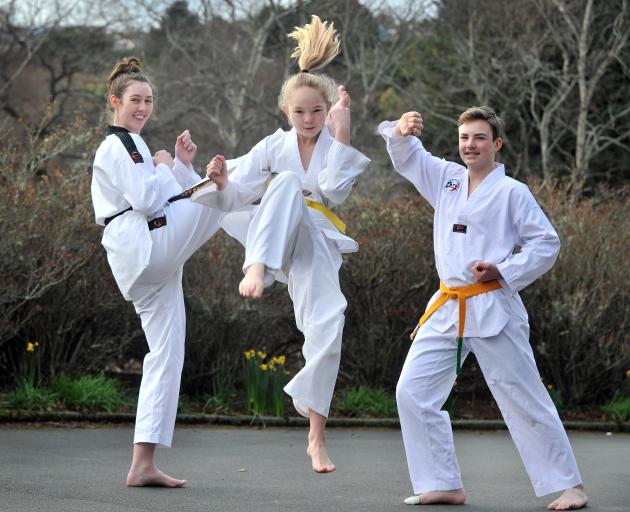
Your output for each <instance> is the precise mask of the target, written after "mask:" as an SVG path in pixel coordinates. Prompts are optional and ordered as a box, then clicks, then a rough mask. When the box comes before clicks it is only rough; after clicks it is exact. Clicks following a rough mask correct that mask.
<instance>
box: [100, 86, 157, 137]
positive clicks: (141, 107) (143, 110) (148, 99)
mask: <svg viewBox="0 0 630 512" xmlns="http://www.w3.org/2000/svg"><path fill="white" fill-rule="evenodd" d="M109 102H110V105H111V106H112V108H113V109H114V124H115V125H116V126H121V127H122V128H126V129H127V130H129V131H130V132H132V133H138V134H139V133H140V132H141V131H142V128H143V127H144V125H145V124H146V122H147V121H148V120H149V118H150V117H151V113H152V112H153V91H152V89H151V86H150V85H149V84H148V83H146V82H138V81H136V80H134V81H131V82H129V85H128V86H127V88H126V89H125V92H124V93H123V95H122V98H118V97H117V96H114V95H112V96H110V98H109Z"/></svg>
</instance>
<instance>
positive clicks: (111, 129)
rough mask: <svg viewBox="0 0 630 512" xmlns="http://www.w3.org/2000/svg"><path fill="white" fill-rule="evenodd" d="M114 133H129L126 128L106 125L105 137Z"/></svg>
mask: <svg viewBox="0 0 630 512" xmlns="http://www.w3.org/2000/svg"><path fill="white" fill-rule="evenodd" d="M116 132H127V133H131V132H130V131H129V130H127V128H123V127H122V126H115V125H113V124H109V125H107V135H113V134H115V133H116Z"/></svg>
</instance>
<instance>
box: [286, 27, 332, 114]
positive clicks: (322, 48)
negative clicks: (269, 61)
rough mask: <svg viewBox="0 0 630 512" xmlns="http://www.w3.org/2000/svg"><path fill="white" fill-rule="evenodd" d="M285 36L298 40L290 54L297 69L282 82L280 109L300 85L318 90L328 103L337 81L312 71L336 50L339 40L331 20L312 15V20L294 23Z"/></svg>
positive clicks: (328, 58) (319, 66)
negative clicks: (301, 24)
mask: <svg viewBox="0 0 630 512" xmlns="http://www.w3.org/2000/svg"><path fill="white" fill-rule="evenodd" d="M288 37H290V38H292V39H295V40H296V41H297V46H296V47H295V49H294V50H293V53H292V54H291V57H293V58H296V59H297V61H298V66H299V67H300V72H299V73H296V74H295V75H292V76H290V77H289V78H288V79H287V80H286V81H285V82H284V84H282V89H281V90H280V95H279V96H278V106H279V107H280V108H281V109H282V108H283V107H284V106H285V105H286V104H287V100H288V96H289V94H290V93H291V92H292V91H294V90H295V89H298V88H299V87H312V88H313V89H316V90H317V91H319V92H320V93H321V95H322V96H323V98H324V101H325V102H326V103H331V102H332V101H333V99H334V98H335V95H336V90H337V84H336V83H335V81H334V80H333V79H332V78H331V77H329V76H327V75H324V74H319V73H317V74H316V73H312V71H315V70H317V69H321V68H323V67H324V66H326V64H328V63H329V62H330V61H332V60H333V59H334V58H335V57H336V56H337V55H338V54H339V47H340V44H341V43H340V41H339V34H338V33H337V31H336V30H335V27H334V25H333V23H332V22H331V23H330V24H329V23H328V22H326V21H322V20H321V19H320V18H319V17H318V16H316V15H313V16H312V17H311V23H307V24H306V25H304V26H303V27H295V30H294V31H293V32H291V33H290V34H288Z"/></svg>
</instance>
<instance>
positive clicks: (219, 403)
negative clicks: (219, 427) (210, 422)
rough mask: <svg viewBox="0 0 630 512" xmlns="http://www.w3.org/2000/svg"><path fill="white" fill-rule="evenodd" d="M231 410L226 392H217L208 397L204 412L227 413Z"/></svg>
mask: <svg viewBox="0 0 630 512" xmlns="http://www.w3.org/2000/svg"><path fill="white" fill-rule="evenodd" d="M229 411H230V401H229V397H228V396H226V395H225V394H223V393H221V394H216V395H211V396H209V397H207V399H206V403H205V404H204V406H203V409H202V412H204V413H205V414H226V413H228V412H229Z"/></svg>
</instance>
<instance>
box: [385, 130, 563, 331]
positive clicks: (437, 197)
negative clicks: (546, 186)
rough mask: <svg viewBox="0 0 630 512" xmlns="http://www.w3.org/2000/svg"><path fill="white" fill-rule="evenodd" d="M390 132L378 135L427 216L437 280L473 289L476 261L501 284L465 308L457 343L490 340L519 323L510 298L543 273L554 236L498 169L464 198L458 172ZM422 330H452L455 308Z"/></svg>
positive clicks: (521, 313) (556, 244) (462, 174)
mask: <svg viewBox="0 0 630 512" xmlns="http://www.w3.org/2000/svg"><path fill="white" fill-rule="evenodd" d="M395 127H396V122H395V121H384V122H382V123H381V124H380V125H379V133H380V134H381V135H382V136H383V138H384V139H385V140H386V142H387V151H388V152H389V155H390V157H391V159H392V162H393V164H394V167H395V169H396V171H397V172H398V173H400V174H401V175H402V176H404V177H405V178H406V179H408V180H409V181H410V182H411V183H413V185H414V186H415V187H416V189H418V191H419V192H420V194H421V195H422V196H423V197H424V198H425V199H426V200H427V201H428V202H429V204H431V206H432V207H433V208H434V210H435V214H434V225H433V243H434V250H435V261H436V266H437V271H438V275H439V277H440V280H441V281H442V282H444V283H445V284H446V286H448V287H457V286H465V285H468V284H472V283H474V282H475V281H474V278H473V273H472V271H471V270H470V269H471V267H472V266H473V264H474V263H475V262H476V261H484V262H489V263H495V264H496V265H497V268H498V270H499V272H500V273H501V275H502V277H503V278H502V279H500V282H501V285H502V286H503V288H501V289H500V290H496V291H494V292H489V293H484V294H481V295H477V296H475V297H471V298H469V299H468V300H467V307H466V324H465V331H464V336H465V337H480V338H485V337H489V336H495V335H497V334H498V333H499V332H500V331H501V330H502V329H503V327H504V326H505V324H506V323H507V321H508V319H509V318H510V317H512V316H516V317H518V318H520V319H521V320H522V321H524V322H527V313H526V311H525V308H524V306H523V303H522V301H521V299H520V297H519V295H518V293H517V292H518V291H519V290H522V289H523V288H525V287H526V286H527V285H529V284H530V283H532V282H533V281H534V280H536V279H537V278H538V277H540V276H541V275H543V274H544V273H545V272H547V271H548V270H549V269H550V268H551V267H552V265H553V264H554V262H555V260H556V258H557V256H558V252H559V250H560V240H559V238H558V235H557V234H556V232H555V230H554V228H553V226H552V225H551V223H550V222H549V220H548V219H547V217H546V216H545V214H544V213H543V211H542V210H541V208H540V206H539V205H538V203H537V202H536V200H535V199H534V197H533V196H532V194H531V192H530V191H529V189H528V188H527V186H526V185H525V184H523V183H520V182H519V181H516V180H514V179H512V178H509V177H507V176H506V175H505V168H504V166H503V165H502V164H498V165H497V167H496V168H495V169H494V170H493V171H492V172H491V173H490V174H489V175H488V176H487V177H486V178H485V179H484V180H483V181H482V182H481V184H480V185H479V186H478V187H477V188H476V189H475V191H474V192H473V194H472V195H471V196H470V197H468V171H467V169H466V168H465V167H463V166H461V165H459V164H457V163H454V162H449V161H446V160H443V159H440V158H437V157H434V156H432V155H431V154H430V153H429V152H428V151H426V150H425V149H424V147H423V145H422V143H421V142H420V140H419V139H418V138H416V137H412V136H408V137H396V136H395ZM455 225H457V227H454V226H455ZM462 226H463V227H462ZM517 246H519V247H520V248H521V249H520V251H515V248H516V247H517ZM418 271H420V272H425V271H426V270H424V269H418ZM438 296H439V292H437V293H436V294H435V295H434V296H433V297H432V299H431V301H430V302H433V301H434V300H435V299H436V298H437V297H438ZM427 324H428V325H429V326H431V327H432V328H433V329H436V330H437V331H439V332H445V331H446V330H447V329H448V328H449V327H451V326H453V325H457V301H454V300H449V301H447V303H446V304H445V305H444V306H442V307H441V308H439V309H438V310H437V311H436V312H435V313H434V314H433V316H431V318H430V319H429V320H428V321H427Z"/></svg>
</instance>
